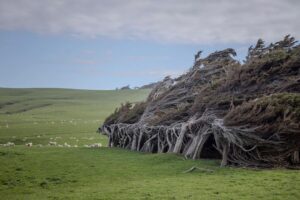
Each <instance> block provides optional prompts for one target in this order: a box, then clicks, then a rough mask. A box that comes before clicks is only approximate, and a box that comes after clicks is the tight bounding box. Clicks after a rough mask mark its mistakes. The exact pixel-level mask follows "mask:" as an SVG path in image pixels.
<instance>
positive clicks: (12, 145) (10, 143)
mask: <svg viewBox="0 0 300 200" xmlns="http://www.w3.org/2000/svg"><path fill="white" fill-rule="evenodd" d="M3 146H4V147H14V146H15V143H13V142H7V143H6V144H3Z"/></svg>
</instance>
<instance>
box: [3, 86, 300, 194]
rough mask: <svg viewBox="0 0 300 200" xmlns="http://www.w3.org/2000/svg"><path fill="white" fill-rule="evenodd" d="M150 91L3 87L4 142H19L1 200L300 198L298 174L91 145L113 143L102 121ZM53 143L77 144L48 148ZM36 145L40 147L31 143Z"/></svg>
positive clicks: (8, 162)
mask: <svg viewBox="0 0 300 200" xmlns="http://www.w3.org/2000/svg"><path fill="white" fill-rule="evenodd" d="M148 93H149V91H148V90H123V91H84V90H65V89H0V126H1V128H0V143H1V144H4V143H7V142H14V143H15V144H16V146H11V147H4V146H0V198H1V199H30V200H32V199H104V200H108V199H111V200H116V199H122V200H124V199H130V200H132V199H136V200H140V199H195V200H198V199H292V200H293V199H294V200H296V199H299V198H300V193H299V190H300V174H299V171H295V170H287V169H272V170H257V169H241V168H240V169H236V168H229V167H226V168H219V167H218V166H219V162H220V161H218V160H186V159H184V158H183V157H181V156H177V155H174V154H146V153H140V152H133V151H128V150H122V149H118V148H106V147H101V148H86V147H84V145H87V144H92V143H99V142H101V143H102V144H103V145H104V146H105V145H106V143H107V138H106V137H105V136H100V135H99V134H97V133H96V129H97V127H98V126H99V124H101V123H102V122H103V120H104V118H105V117H106V116H107V115H109V114H110V113H111V112H112V111H113V110H114V109H115V107H116V106H118V105H119V104H120V103H121V102H125V101H131V102H135V101H140V100H142V99H145V98H146V96H147V94H148ZM49 141H56V142H57V143H58V144H64V143H68V144H70V145H71V146H72V147H71V148H68V147H58V146H47V145H46V144H48V143H49ZM28 142H32V143H33V146H32V147H27V146H25V145H24V144H25V143H28ZM37 144H42V145H43V146H42V147H39V146H37ZM75 145H77V146H78V148H75V147H74V146H75ZM194 166H195V167H198V168H195V170H189V169H191V168H192V167H194Z"/></svg>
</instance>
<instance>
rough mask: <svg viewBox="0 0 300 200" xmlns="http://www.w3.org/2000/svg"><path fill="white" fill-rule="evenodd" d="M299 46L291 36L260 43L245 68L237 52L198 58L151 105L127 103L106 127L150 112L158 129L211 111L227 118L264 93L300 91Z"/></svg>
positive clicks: (160, 90)
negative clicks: (191, 66)
mask: <svg viewBox="0 0 300 200" xmlns="http://www.w3.org/2000/svg"><path fill="white" fill-rule="evenodd" d="M296 44H297V41H296V40H295V38H294V37H291V36H290V35H287V36H285V37H284V38H283V40H281V41H279V42H276V43H275V44H270V45H268V46H266V45H265V42H264V41H263V40H261V39H259V40H258V41H257V44H256V45H255V46H254V47H253V46H251V47H250V48H249V52H248V56H247V58H246V61H245V63H244V64H240V63H239V62H238V61H236V60H234V59H233V58H232V56H235V55H236V53H235V51H234V50H233V49H230V48H228V49H225V50H223V51H218V52H214V53H212V54H211V55H209V56H208V57H206V58H204V59H199V60H197V62H196V63H195V66H194V67H193V68H192V69H191V70H190V71H189V72H187V73H186V74H183V75H182V76H180V77H179V78H177V79H176V80H175V81H176V82H177V83H176V84H175V85H174V86H168V87H165V85H166V84H165V83H167V82H168V83H169V82H170V81H171V82H172V80H169V79H168V80H164V81H162V82H161V83H160V84H159V85H157V86H156V88H154V89H153V91H152V92H151V94H150V96H149V98H148V99H147V101H146V102H143V103H140V104H135V105H134V106H133V105H132V104H130V103H126V104H123V105H121V107H120V108H119V109H116V111H115V112H114V113H113V114H112V115H111V116H109V117H108V118H107V119H106V121H105V123H104V124H114V123H135V122H137V121H139V119H140V117H141V116H142V115H143V112H144V111H145V110H146V108H148V109H147V111H148V112H152V114H151V115H149V116H150V117H149V118H148V119H147V120H146V121H147V122H148V123H150V124H153V125H168V124H172V123H174V122H176V121H177V122H179V121H185V120H187V119H188V118H189V117H191V116H193V115H201V113H203V112H204V111H205V110H207V109H212V110H215V111H218V113H220V115H221V117H224V116H225V115H226V114H227V112H228V111H229V110H230V108H231V107H232V106H237V105H240V104H242V103H244V102H247V101H249V100H253V99H255V98H260V97H263V96H264V95H270V94H275V93H283V92H300V78H299V73H300V46H299V45H296ZM202 65H204V66H205V67H204V68H202V67H201V66H202ZM168 85H169V84H168ZM150 97H151V98H150ZM154 97H155V98H154Z"/></svg>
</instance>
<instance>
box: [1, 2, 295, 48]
mask: <svg viewBox="0 0 300 200" xmlns="http://www.w3.org/2000/svg"><path fill="white" fill-rule="evenodd" d="M299 10H300V1H296V0H247V1H246V0H245V1H243V0H187V1H184V0H164V1H162V0H160V1H158V0H61V1H54V0H0V29H2V30H27V31H33V32H39V33H44V34H70V35H75V36H80V37H99V36H104V37H109V38H126V39H143V40H156V41H160V42H175V43H232V42H233V43H249V42H254V41H255V40H256V39H257V38H259V37H261V38H265V39H266V40H269V41H270V40H277V39H279V38H281V37H283V35H285V34H288V33H290V34H292V35H293V36H296V37H298V38H299V36H300V26H299V19H300V12H299Z"/></svg>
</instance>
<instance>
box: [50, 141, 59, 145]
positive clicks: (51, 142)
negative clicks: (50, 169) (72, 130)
mask: <svg viewBox="0 0 300 200" xmlns="http://www.w3.org/2000/svg"><path fill="white" fill-rule="evenodd" d="M49 145H50V146H56V145H57V142H53V141H50V142H49Z"/></svg>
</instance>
